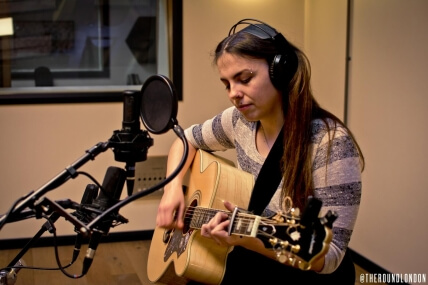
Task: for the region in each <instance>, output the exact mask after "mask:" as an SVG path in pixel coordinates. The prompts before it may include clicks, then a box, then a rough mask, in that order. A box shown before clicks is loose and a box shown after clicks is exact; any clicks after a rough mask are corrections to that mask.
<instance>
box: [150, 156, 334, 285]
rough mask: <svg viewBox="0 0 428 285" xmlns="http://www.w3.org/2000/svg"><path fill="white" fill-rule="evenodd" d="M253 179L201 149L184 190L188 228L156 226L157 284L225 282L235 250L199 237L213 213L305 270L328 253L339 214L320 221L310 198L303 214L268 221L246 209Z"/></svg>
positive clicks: (153, 270)
mask: <svg viewBox="0 0 428 285" xmlns="http://www.w3.org/2000/svg"><path fill="white" fill-rule="evenodd" d="M253 186H254V177H253V176H252V175H251V174H249V173H247V172H244V171H241V170H238V169H237V168H235V167H234V166H233V163H230V162H229V161H227V160H224V159H223V158H221V157H218V156H216V155H213V154H211V153H208V152H205V151H202V150H198V152H197V154H196V156H195V158H194V160H193V163H192V166H191V168H190V175H189V178H188V186H187V187H185V188H184V189H185V200H186V203H187V205H188V206H187V209H186V212H185V217H184V224H185V226H184V228H183V229H182V230H178V229H173V230H169V229H164V228H159V227H156V228H155V230H154V234H153V237H152V241H151V245H150V250H149V255H148V263H147V275H148V278H149V280H150V281H151V282H153V283H157V284H186V283H187V282H188V281H189V280H194V281H197V282H201V283H204V284H220V283H221V281H222V278H223V276H224V272H225V265H226V259H227V255H228V253H229V252H230V251H231V250H233V247H223V246H219V245H217V244H216V243H215V242H214V241H213V240H212V239H209V238H205V237H203V236H202V235H201V234H200V228H201V227H202V225H203V224H205V223H207V222H208V221H209V220H210V219H211V218H212V217H214V215H215V214H216V213H217V212H219V211H222V212H225V213H227V214H228V215H229V217H230V220H231V223H230V225H231V226H230V228H229V234H235V235H240V236H250V237H258V238H260V239H261V240H262V241H263V242H264V244H265V246H266V247H268V248H272V250H275V252H276V253H277V257H278V261H280V262H284V263H289V264H292V265H293V266H295V267H298V268H300V269H302V270H308V269H310V266H311V263H312V262H313V261H315V260H316V259H318V258H319V257H321V256H322V255H324V254H326V252H327V251H328V247H329V244H330V241H331V239H332V231H331V228H332V224H333V222H334V220H335V219H336V215H335V214H334V213H332V212H328V213H327V214H326V215H325V216H324V217H322V218H319V217H318V214H319V210H320V208H321V202H320V201H319V200H316V199H311V201H310V203H309V204H308V207H307V208H306V210H305V211H304V212H303V213H302V215H301V216H300V215H298V216H297V215H293V214H290V213H288V214H285V215H284V214H281V213H278V214H277V215H276V216H274V217H270V218H265V217H260V216H256V215H252V214H251V213H248V212H246V211H244V210H241V209H244V208H246V207H247V205H248V202H249V199H250V196H251V191H252V189H253ZM223 201H229V202H231V203H233V204H235V205H237V208H235V211H233V212H229V211H227V210H226V209H225V208H224V205H223Z"/></svg>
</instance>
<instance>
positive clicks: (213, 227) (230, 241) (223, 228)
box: [201, 201, 242, 246]
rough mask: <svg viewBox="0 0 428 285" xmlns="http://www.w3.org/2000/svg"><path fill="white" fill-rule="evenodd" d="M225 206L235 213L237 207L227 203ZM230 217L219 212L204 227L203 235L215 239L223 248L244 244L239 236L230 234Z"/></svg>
mask: <svg viewBox="0 0 428 285" xmlns="http://www.w3.org/2000/svg"><path fill="white" fill-rule="evenodd" d="M224 206H225V207H226V209H227V210H229V211H231V212H232V211H233V210H234V208H235V206H234V205H232V204H231V203H230V202H227V201H225V202H224ZM228 218H229V216H228V215H227V214H226V213H223V212H218V213H217V214H216V215H215V216H214V217H213V218H212V219H211V220H210V221H209V222H208V223H207V224H204V225H202V227H201V235H202V236H204V237H207V238H211V239H213V240H214V241H215V242H216V243H217V244H218V245H221V246H235V245H240V244H241V243H242V238H241V237H239V236H237V235H230V236H229V234H228V228H229V225H230V220H229V219H228Z"/></svg>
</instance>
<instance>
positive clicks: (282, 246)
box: [257, 198, 337, 270]
mask: <svg viewBox="0 0 428 285" xmlns="http://www.w3.org/2000/svg"><path fill="white" fill-rule="evenodd" d="M321 205H322V202H321V201H320V200H318V199H315V198H311V199H310V200H309V202H308V205H307V206H306V209H305V210H304V211H303V213H302V215H301V216H298V215H296V214H287V215H282V214H277V215H275V216H274V217H272V218H271V219H269V220H263V221H262V222H261V223H260V226H259V228H258V230H259V231H258V234H257V236H258V237H259V238H260V239H261V240H262V241H263V242H264V244H265V246H266V247H267V248H272V249H273V250H274V251H275V252H276V255H277V259H278V261H279V262H282V263H287V264H290V265H293V266H294V267H298V268H300V269H302V270H309V269H310V268H311V264H312V263H313V262H314V261H315V260H317V259H318V258H320V257H321V256H323V255H325V254H326V253H327V251H328V248H329V246H330V242H331V240H332V237H333V233H332V231H331V229H332V226H333V222H334V221H335V220H336V218H337V215H336V214H335V213H333V212H331V211H329V212H328V213H327V214H326V215H325V216H324V217H321V218H320V217H318V216H319V212H320V209H321Z"/></svg>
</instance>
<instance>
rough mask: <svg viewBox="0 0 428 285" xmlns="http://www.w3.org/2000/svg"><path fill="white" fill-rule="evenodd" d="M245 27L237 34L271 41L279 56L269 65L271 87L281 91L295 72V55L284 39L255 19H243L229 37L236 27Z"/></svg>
mask: <svg viewBox="0 0 428 285" xmlns="http://www.w3.org/2000/svg"><path fill="white" fill-rule="evenodd" d="M239 25H247V27H245V28H243V29H242V30H240V31H239V32H246V33H249V34H252V35H254V36H256V37H258V38H260V39H268V38H270V39H272V41H273V42H274V43H275V45H276V48H277V50H278V51H279V54H277V55H275V56H274V58H273V60H272V62H271V63H270V65H269V76H270V79H271V81H272V83H273V85H274V86H275V87H276V88H278V89H280V90H283V89H284V87H286V86H287V85H288V83H289V82H290V80H291V78H293V76H294V73H295V72H296V70H297V62H298V61H297V55H296V53H295V52H294V50H293V48H292V47H291V45H290V44H289V43H288V41H287V40H286V39H285V37H284V36H283V35H282V34H281V33H279V32H277V31H276V30H275V29H274V28H273V27H271V26H269V25H268V24H266V23H264V22H262V21H259V20H256V19H243V20H240V21H239V22H238V23H236V24H235V25H233V26H232V28H230V31H229V36H230V35H233V34H235V33H236V27H237V26H239Z"/></svg>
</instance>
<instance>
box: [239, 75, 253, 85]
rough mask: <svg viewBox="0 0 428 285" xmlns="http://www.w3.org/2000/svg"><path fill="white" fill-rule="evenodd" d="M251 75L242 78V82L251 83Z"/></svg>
mask: <svg viewBox="0 0 428 285" xmlns="http://www.w3.org/2000/svg"><path fill="white" fill-rule="evenodd" d="M251 78H252V77H251V76H250V77H247V78H244V79H242V80H241V82H242V83H243V84H247V83H249V82H250V81H251Z"/></svg>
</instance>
